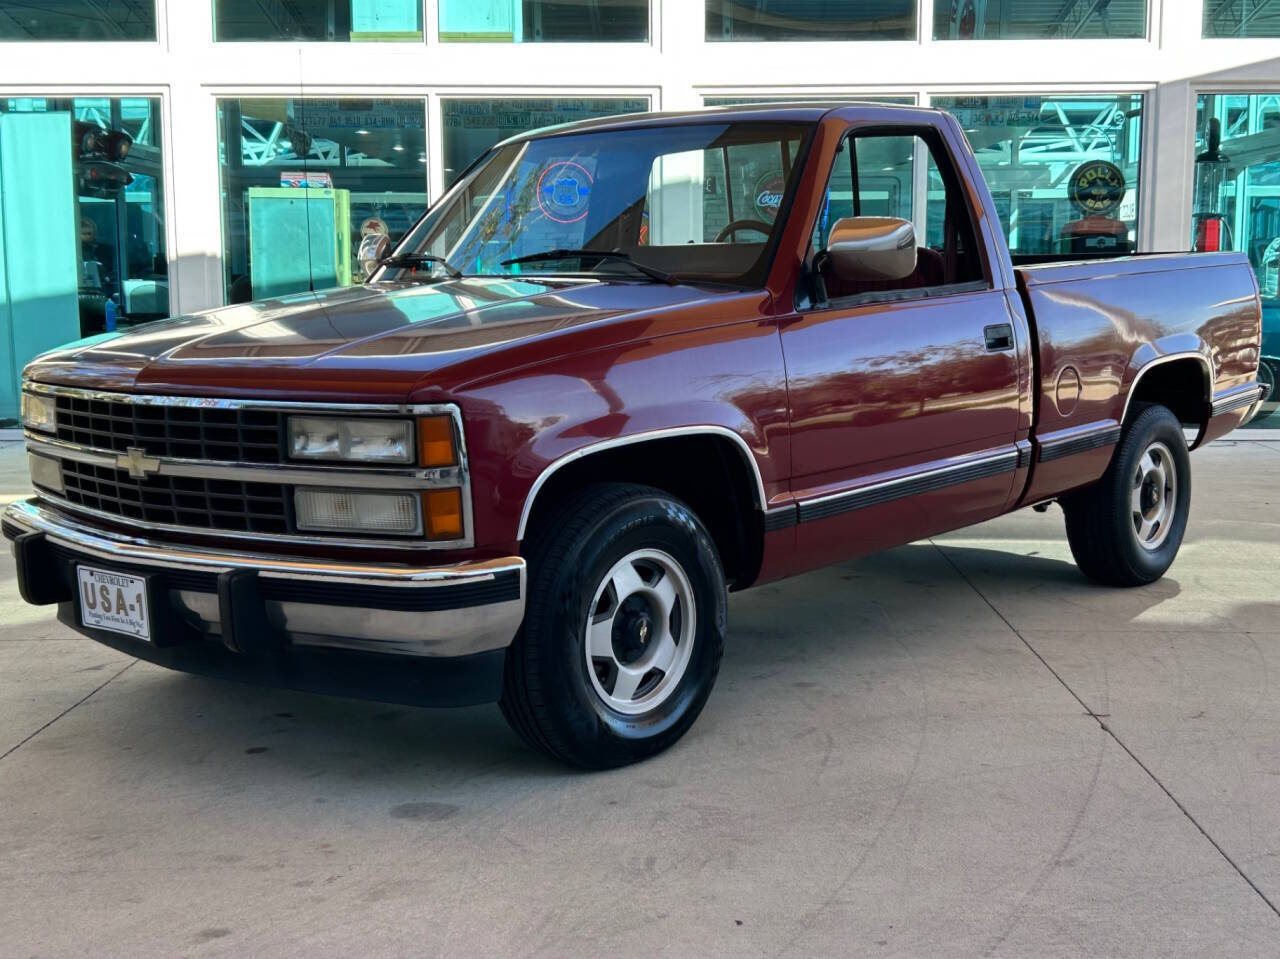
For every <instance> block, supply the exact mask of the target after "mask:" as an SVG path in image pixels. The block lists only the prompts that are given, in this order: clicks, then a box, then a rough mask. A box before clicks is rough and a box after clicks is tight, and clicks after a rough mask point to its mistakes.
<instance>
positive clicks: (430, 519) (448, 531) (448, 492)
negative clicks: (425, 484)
mask: <svg viewBox="0 0 1280 959" xmlns="http://www.w3.org/2000/svg"><path fill="white" fill-rule="evenodd" d="M422 514H423V517H424V520H425V525H426V529H427V538H428V539H437V540H441V539H462V490H460V489H457V488H456V487H455V488H454V489H435V490H429V491H428V492H426V493H423V494H422Z"/></svg>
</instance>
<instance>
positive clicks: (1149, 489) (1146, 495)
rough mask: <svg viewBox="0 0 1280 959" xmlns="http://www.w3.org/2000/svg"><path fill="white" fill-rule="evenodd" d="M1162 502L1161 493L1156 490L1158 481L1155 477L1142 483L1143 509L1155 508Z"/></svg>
mask: <svg viewBox="0 0 1280 959" xmlns="http://www.w3.org/2000/svg"><path fill="white" fill-rule="evenodd" d="M1159 502H1160V494H1159V492H1158V491H1157V490H1156V483H1155V480H1153V479H1148V480H1146V481H1145V482H1144V483H1143V484H1142V509H1143V510H1144V511H1148V510H1152V509H1155V507H1156V504H1157V503H1159Z"/></svg>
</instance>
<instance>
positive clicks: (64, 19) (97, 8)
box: [0, 0, 156, 42]
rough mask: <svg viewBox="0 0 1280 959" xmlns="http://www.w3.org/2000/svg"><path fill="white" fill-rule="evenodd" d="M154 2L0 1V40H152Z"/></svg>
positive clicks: (128, 0) (154, 33)
mask: <svg viewBox="0 0 1280 959" xmlns="http://www.w3.org/2000/svg"><path fill="white" fill-rule="evenodd" d="M155 38H156V5H155V2H154V0H121V2H117V3H102V2H100V0H0V40H13V41H19V42H21V41H35V40H62V41H69V40H93V41H98V42H101V41H104V40H105V41H110V40H133V41H140V40H154V39H155Z"/></svg>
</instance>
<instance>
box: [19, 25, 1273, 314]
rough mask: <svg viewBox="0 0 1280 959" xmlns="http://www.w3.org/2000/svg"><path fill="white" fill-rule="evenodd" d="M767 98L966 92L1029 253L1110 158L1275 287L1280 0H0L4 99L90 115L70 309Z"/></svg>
mask: <svg viewBox="0 0 1280 959" xmlns="http://www.w3.org/2000/svg"><path fill="white" fill-rule="evenodd" d="M772 98H787V99H796V98H802V99H828V98H855V99H891V100H894V101H898V102H909V103H917V104H921V105H935V106H944V107H946V108H948V109H952V110H954V111H955V112H956V113H957V115H958V116H959V117H960V119H961V122H962V124H963V125H964V126H965V128H966V130H967V131H968V132H969V136H970V139H971V141H972V142H973V145H974V147H975V149H976V150H977V151H978V154H979V158H980V160H981V161H982V164H983V166H984V169H985V170H986V171H987V174H988V179H989V182H990V184H991V187H992V191H993V194H994V195H995V197H996V201H997V205H998V206H999V208H1000V212H1001V217H1002V219H1003V220H1004V221H1005V227H1006V233H1007V235H1008V236H1009V238H1010V241H1011V243H1012V244H1013V245H1014V246H1015V248H1017V249H1019V250H1022V251H1026V252H1058V251H1061V250H1066V247H1065V246H1064V245H1063V237H1064V236H1065V235H1066V234H1065V233H1064V231H1063V227H1064V226H1065V223H1066V222H1068V221H1070V220H1071V219H1074V218H1076V217H1078V215H1079V214H1078V212H1074V211H1073V209H1072V206H1071V203H1070V199H1069V181H1070V179H1071V175H1072V173H1073V172H1075V171H1077V170H1079V169H1081V167H1082V165H1083V164H1086V163H1089V162H1092V161H1105V162H1107V163H1110V164H1113V166H1114V167H1115V168H1118V169H1119V170H1120V171H1121V175H1122V177H1123V184H1122V189H1123V193H1124V198H1123V200H1122V202H1121V203H1120V204H1119V208H1118V210H1116V211H1115V212H1114V213H1113V214H1112V216H1113V217H1114V218H1116V219H1117V220H1119V221H1120V222H1121V223H1122V224H1123V229H1122V230H1121V231H1120V239H1119V242H1120V243H1122V244H1128V245H1129V248H1130V249H1136V250H1139V251H1146V250H1177V249H1188V248H1190V246H1191V245H1192V242H1193V238H1194V237H1195V236H1196V230H1197V223H1198V220H1197V217H1196V216H1195V214H1197V213H1205V212H1212V213H1214V214H1215V216H1217V218H1218V220H1219V221H1220V223H1221V231H1222V235H1221V236H1220V237H1218V239H1217V242H1219V243H1220V244H1221V245H1222V246H1226V247H1230V248H1235V249H1242V250H1247V251H1248V252H1249V253H1250V258H1251V260H1252V261H1253V262H1254V265H1255V269H1256V270H1257V271H1258V273H1259V279H1260V283H1261V284H1262V286H1263V287H1264V296H1265V295H1267V291H1268V290H1269V294H1270V298H1272V299H1274V298H1275V297H1276V295H1277V291H1276V289H1275V287H1276V283H1275V279H1274V278H1273V277H1272V275H1271V273H1270V272H1269V271H1271V270H1273V269H1275V270H1280V0H985V2H984V0H560V2H550V0H548V2H541V0H51V2H40V0H27V2H9V0H0V116H2V115H3V114H6V113H7V114H24V113H39V112H46V113H47V112H59V111H61V112H66V113H68V114H69V115H70V122H71V124H72V127H71V129H72V135H73V137H75V138H78V139H77V140H76V144H75V151H74V152H76V156H77V157H78V161H77V162H78V165H77V167H76V171H77V172H76V173H75V174H74V177H73V179H74V182H73V184H72V185H71V187H70V189H72V190H73V192H75V193H76V199H77V202H78V204H79V206H78V209H79V214H78V216H79V232H80V244H81V249H80V254H79V255H80V261H81V262H80V264H79V268H80V271H81V275H80V278H79V280H78V286H79V293H80V300H81V304H82V319H83V320H84V321H85V328H84V332H93V331H94V330H95V329H96V328H98V327H97V326H96V324H97V323H98V322H99V312H101V314H102V317H101V320H102V322H103V323H109V324H112V325H113V324H114V323H116V322H120V323H125V324H127V323H131V322H143V321H146V320H148V319H151V318H154V317H157V316H160V315H163V314H168V313H183V312H189V311H194V310H199V309H204V308H207V307H213V306H219V305H221V304H224V303H227V302H233V301H238V300H245V299H249V298H257V297H260V296H263V295H276V294H279V293H284V292H290V291H291V289H297V288H299V287H298V285H297V282H296V280H297V268H298V267H297V262H296V260H297V259H298V257H301V259H302V261H303V269H304V271H305V273H306V274H307V276H306V278H305V281H304V282H303V283H302V286H301V287H300V288H303V289H305V288H306V285H307V284H308V283H310V284H311V285H316V284H317V283H320V282H321V281H324V280H326V279H327V278H332V279H333V280H334V282H338V283H346V282H354V281H355V277H354V276H353V270H352V265H353V247H354V244H355V243H356V242H358V239H359V235H360V232H361V231H362V229H363V230H364V231H366V232H367V231H368V230H369V229H385V230H386V231H387V232H389V233H391V234H392V236H393V237H394V236H397V235H399V234H400V233H401V232H402V231H403V230H404V229H406V228H407V226H408V224H409V223H410V222H411V221H412V219H413V218H414V217H415V216H416V215H417V214H419V213H420V212H421V211H422V209H423V208H425V206H426V204H427V203H428V202H429V200H430V198H433V197H436V196H438V195H440V193H441V192H442V191H443V190H444V189H445V187H446V186H447V185H448V183H449V182H450V181H451V179H452V178H453V177H454V176H455V175H456V174H458V173H460V172H461V168H462V167H464V166H465V165H466V163H468V162H469V161H470V160H471V159H472V158H473V157H474V155H476V154H477V153H479V152H481V151H483V150H484V149H485V148H487V147H488V146H490V145H492V144H493V143H494V142H497V140H499V139H501V138H503V137H505V136H507V135H510V134H511V133H514V132H518V131H519V130H522V129H525V128H528V127H531V126H539V125H544V124H546V123H551V122H559V121H562V120H567V119H574V118H576V117H579V116H586V115H594V114H599V113H615V112H630V111H634V110H647V109H652V110H688V109H698V108H701V107H703V106H707V105H714V104H717V103H723V102H732V101H734V100H759V99H772ZM85 124H88V125H89V126H91V127H96V128H97V129H98V130H99V131H101V132H102V133H104V134H105V133H109V132H111V131H113V130H123V131H124V132H126V133H127V134H128V135H129V136H130V137H131V138H132V140H133V144H132V147H131V150H130V153H129V155H128V156H127V157H126V158H124V159H123V160H121V159H120V158H118V157H112V156H107V157H106V160H108V161H112V160H115V161H116V162H115V163H114V166H115V167H118V168H120V169H122V170H123V171H124V172H125V173H126V174H127V175H128V177H129V182H128V184H127V185H126V186H124V187H123V188H122V189H117V190H115V191H114V192H113V190H112V189H111V188H110V187H109V186H108V187H107V188H103V187H101V186H96V185H94V184H93V183H87V182H86V176H87V174H86V172H85V171H86V170H87V169H89V167H91V166H92V165H93V164H91V163H89V162H88V160H91V159H93V158H94V157H99V158H100V157H101V155H102V149H103V148H102V146H101V142H100V138H99V139H98V140H92V141H91V142H90V143H88V144H86V143H85V142H84V141H83V137H84V132H85V130H86V129H88V127H86V126H84V125H85ZM1211 131H1212V137H1211ZM1211 138H1212V140H1213V142H1212V143H1211V142H1210V140H1211ZM4 142H5V141H4V139H3V128H0V151H3V150H4ZM1212 147H1216V150H1213V149H1211V148H1212ZM1197 157H1200V158H1201V163H1200V164H1197ZM1210 168H1212V176H1211V177H1207V178H1206V174H1207V173H1209V172H1210ZM1198 178H1206V179H1207V181H1208V182H1207V185H1206V186H1205V187H1203V188H1202V190H1201V195H1200V196H1199V197H1197V196H1196V181H1197V179H1198ZM299 187H309V188H310V189H309V190H307V191H305V192H307V193H309V194H311V195H312V196H311V198H310V199H308V200H307V203H308V204H309V205H308V207H307V215H308V217H311V218H312V219H309V220H308V221H307V223H308V226H307V229H309V230H310V231H311V233H310V234H308V235H307V236H305V237H303V238H302V239H297V238H295V239H294V240H290V239H289V237H290V236H292V234H290V233H289V229H290V224H291V223H293V220H291V214H290V212H289V210H290V209H291V208H292V205H294V200H295V198H296V194H295V193H290V192H289V191H291V190H292V191H296V190H298V188H299ZM317 204H318V205H317ZM2 209H3V208H0V210H2ZM320 214H322V216H321V217H320V219H321V220H322V221H323V223H324V231H322V232H323V233H324V236H323V237H322V236H320V235H319V234H317V233H316V232H315V230H316V228H315V222H316V221H315V219H314V218H315V217H316V216H317V215H320ZM330 221H332V222H330ZM14 225H15V224H14V223H12V222H10V223H9V224H8V226H9V227H10V228H12V227H13V226H14ZM38 228H39V225H38V224H36V225H23V229H24V230H29V229H38ZM268 236H269V237H272V238H273V244H272V245H273V246H274V247H276V248H278V249H279V250H282V251H283V253H282V254H281V256H282V257H283V261H282V262H269V261H268V259H267V257H266V254H265V252H264V251H265V250H266V244H265V243H264V242H263V238H264V237H268ZM344 237H345V238H346V241H345V242H344ZM255 239H256V241H257V242H256V244H255ZM330 240H332V242H330ZM291 242H293V243H302V244H303V245H304V246H305V251H298V250H294V253H295V254H296V256H295V257H294V261H295V262H287V261H288V260H289V251H290V243H291ZM255 249H256V250H257V251H258V253H257V255H255V252H254V251H255ZM1273 260H1274V266H1273V263H1272V261H1273ZM86 264H89V265H94V266H95V269H93V270H87V268H86ZM291 270H292V271H293V273H291V272H290V271H291ZM291 276H292V277H294V279H293V280H291V279H290V277H291ZM291 283H292V284H293V285H292V287H291ZM95 284H96V286H95ZM1268 284H1270V286H1268ZM87 290H88V291H90V292H93V291H94V290H96V291H97V292H99V293H101V299H100V300H99V299H98V298H97V297H96V294H95V296H93V297H90V296H88V295H87V293H86V291H87ZM90 300H92V302H90ZM107 301H110V302H107ZM86 304H88V305H86ZM108 316H109V317H110V319H109V320H108ZM1278 321H1280V320H1278Z"/></svg>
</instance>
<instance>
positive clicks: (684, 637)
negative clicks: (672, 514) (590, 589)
mask: <svg viewBox="0 0 1280 959" xmlns="http://www.w3.org/2000/svg"><path fill="white" fill-rule="evenodd" d="M636 608H638V609H640V610H642V611H643V613H644V615H643V616H642V617H641V618H639V619H638V620H634V621H628V619H627V617H628V615H629V610H630V609H636ZM635 622H638V624H639V625H638V626H635V629H634V633H633V634H632V635H629V636H623V637H620V636H619V632H620V631H626V630H627V629H628V626H629V625H634V623H635ZM697 626H698V622H697V608H696V604H695V602H694V598H693V586H692V584H691V583H690V581H689V577H688V576H687V575H686V574H685V571H684V569H683V568H682V567H681V565H680V563H679V562H677V561H676V559H675V558H674V557H673V556H671V555H670V554H669V553H665V552H663V551H662V550H659V549H638V550H633V551H632V552H630V553H628V554H627V555H626V556H624V557H623V558H622V559H620V560H618V562H617V563H615V564H614V566H613V568H612V569H610V570H609V572H608V573H606V574H605V576H604V577H603V579H601V581H600V585H599V586H597V587H596V591H595V594H594V596H593V597H592V600H591V605H590V606H589V607H588V610H587V618H586V622H585V623H584V624H583V644H582V650H583V655H584V657H585V659H586V668H587V676H588V678H589V680H590V682H591V686H592V688H593V689H594V690H595V693H596V695H597V696H599V697H600V700H601V701H602V702H603V703H604V704H605V705H606V706H608V707H609V708H610V709H612V710H614V711H616V712H619V713H623V714H624V715H628V716H635V715H639V714H641V713H646V712H648V711H650V710H652V709H655V708H657V707H658V706H660V705H662V704H663V703H664V702H666V701H667V699H669V698H670V696H671V694H672V693H673V692H674V691H675V689H676V688H677V687H678V686H679V685H680V680H681V679H682V678H683V677H684V674H685V673H686V672H687V671H688V668H689V662H690V660H691V658H692V656H693V645H694V636H695V635H696V631H697ZM620 639H621V640H629V641H630V642H631V643H632V645H633V646H637V647H639V652H638V654H637V655H636V656H635V657H634V658H627V660H626V661H623V659H620V658H619V655H618V644H619V640H620Z"/></svg>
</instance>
